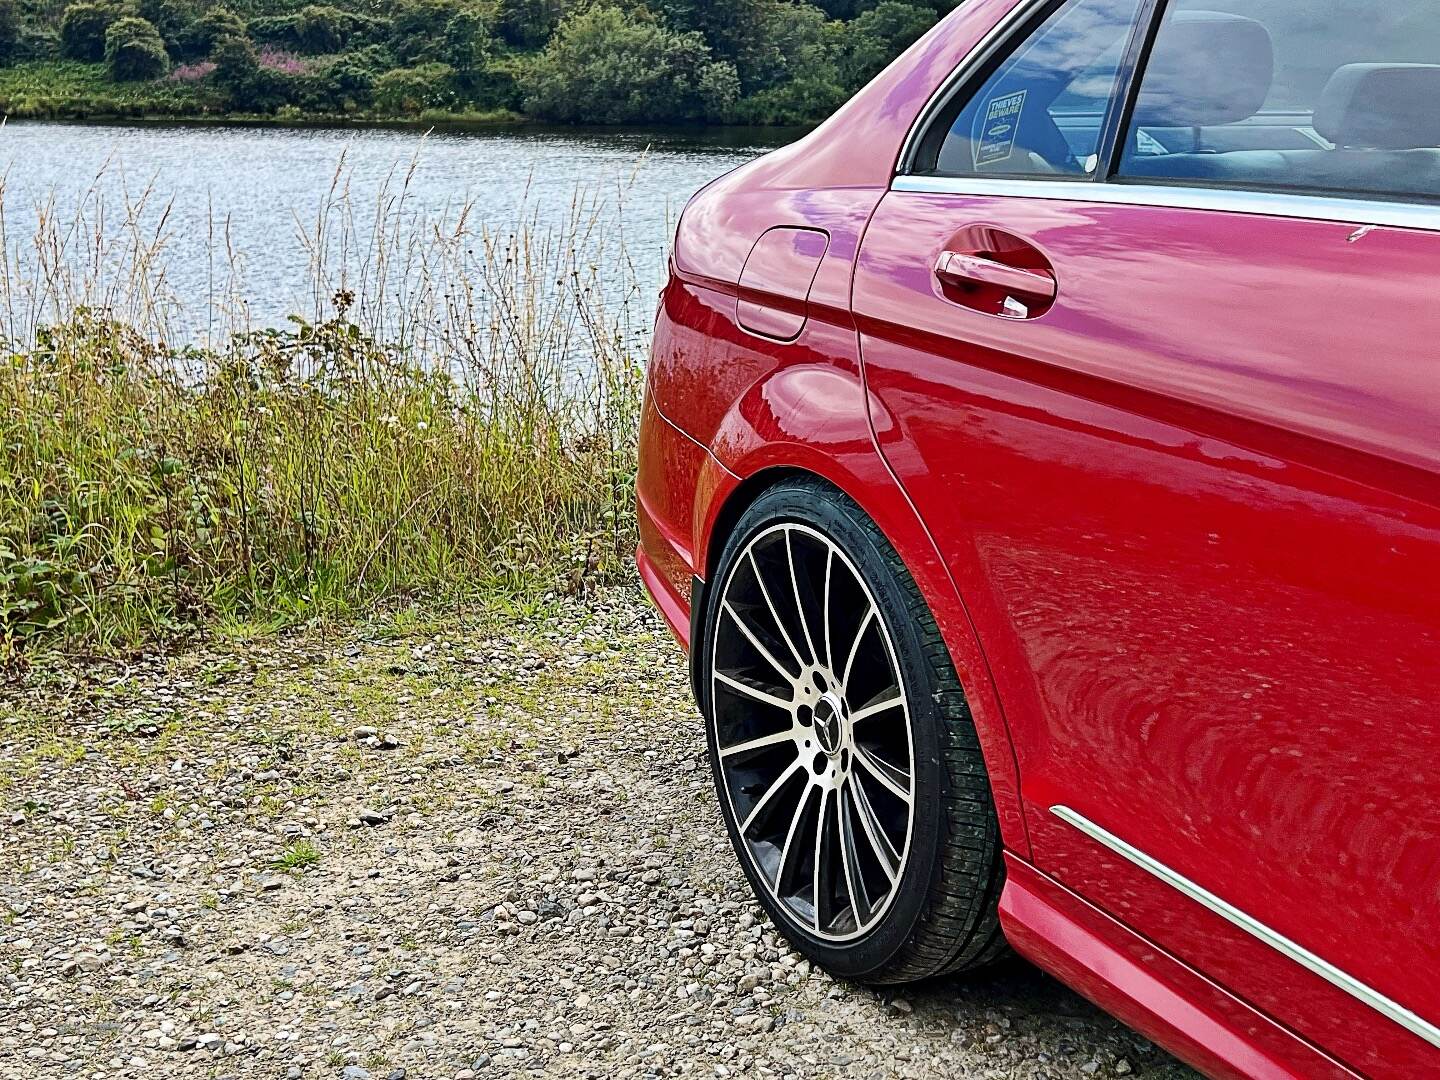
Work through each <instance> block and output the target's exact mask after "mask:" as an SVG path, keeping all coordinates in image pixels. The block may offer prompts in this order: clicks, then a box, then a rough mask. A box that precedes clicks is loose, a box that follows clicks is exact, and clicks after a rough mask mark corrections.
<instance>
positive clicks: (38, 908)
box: [0, 591, 1192, 1080]
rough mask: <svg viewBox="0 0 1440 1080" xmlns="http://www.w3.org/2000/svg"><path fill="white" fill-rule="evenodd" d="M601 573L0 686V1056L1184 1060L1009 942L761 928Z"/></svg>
mask: <svg viewBox="0 0 1440 1080" xmlns="http://www.w3.org/2000/svg"><path fill="white" fill-rule="evenodd" d="M703 745H704V739H703V734H702V730H701V725H700V721H699V718H698V717H697V715H696V713H695V710H694V708H693V706H692V705H691V703H690V701H689V698H688V693H687V690H686V684H685V672H684V665H683V663H682V662H681V659H680V657H679V655H678V651H677V650H676V648H675V646H674V644H673V642H672V641H671V640H670V638H669V636H668V634H667V633H666V632H665V631H664V629H663V628H662V627H661V625H660V624H659V622H658V620H657V619H656V618H655V617H654V616H653V615H652V614H651V612H650V611H649V609H648V607H646V606H645V605H644V603H643V602H642V601H641V600H640V599H639V598H638V597H637V596H636V595H635V594H634V593H633V592H630V591H617V592H614V593H610V594H606V595H605V596H603V597H601V598H600V599H598V600H596V601H594V602H592V603H588V604H585V605H583V606H582V605H580V604H578V603H577V604H567V605H562V606H560V607H559V608H558V609H554V610H549V611H546V612H544V613H541V614H532V615H515V616H513V617H511V618H510V619H508V620H503V619H500V618H498V617H496V616H489V617H487V618H486V619H484V620H470V621H467V620H466V619H465V618H462V617H459V616H454V615H451V616H441V617H437V618H420V617H417V616H416V615H415V614H414V613H413V612H401V613H400V614H399V615H397V616H396V617H394V618H393V619H390V620H388V621H386V622H384V623H378V624H373V625H370V626H368V627H364V628H359V629H354V630H346V631H333V630H332V631H329V632H326V633H321V632H311V633H307V634H302V635H297V636H292V637H287V638H282V639H273V638H271V639H264V640H257V641H253V642H242V643H238V644H237V643H233V642H227V643H225V644H224V645H223V646H221V645H215V646H210V647H204V648H193V649H189V650H186V651H184V652H182V653H180V654H178V655H175V656H170V657H163V658H155V659H151V660H146V661H142V662H134V663H132V664H129V665H125V664H118V663H111V662H106V663H91V664H82V663H78V662H74V663H71V664H69V665H66V666H59V667H57V666H53V665H52V666H49V667H47V669H45V670H37V671H36V672H35V673H34V674H32V676H31V677H30V678H29V680H28V681H27V682H26V683H24V684H22V685H17V686H14V687H12V688H10V689H9V690H7V691H4V696H3V697H0V974H3V982H0V1077H7V1078H8V1077H27V1078H28V1077H42V1076H43V1077H51V1076H54V1077H65V1076H75V1077H95V1078H100V1077H150V1076H195V1077H237V1078H238V1077H296V1078H298V1077H337V1078H341V1080H364V1078H366V1077H374V1078H387V1077H388V1078H395V1080H400V1078H403V1077H417V1078H418V1077H439V1078H446V1080H450V1078H461V1080H463V1078H469V1077H474V1076H484V1077H488V1076H492V1075H517V1076H519V1075H543V1076H552V1075H564V1076H575V1075H578V1076H594V1077H612V1076H679V1075H685V1076H717V1077H727V1076H760V1077H770V1076H776V1077H781V1076H784V1077H790V1076H794V1077H831V1076H844V1077H852V1076H853V1077H892V1076H893V1077H922V1076H923V1077H930V1076H934V1077H949V1078H970V1077H975V1078H981V1077H983V1078H1002V1077H1003V1078H1013V1077H1026V1078H1037V1080H1038V1078H1041V1077H1049V1078H1053V1080H1061V1078H1085V1077H1094V1076H1100V1077H1107V1076H1137V1077H1151V1078H1157V1080H1158V1078H1176V1077H1189V1076H1191V1075H1192V1074H1191V1073H1190V1072H1189V1071H1188V1070H1186V1069H1184V1068H1182V1067H1181V1066H1180V1065H1178V1064H1176V1063H1175V1062H1174V1061H1173V1060H1172V1059H1170V1058H1169V1057H1168V1056H1167V1055H1166V1054H1165V1053H1163V1052H1162V1051H1160V1050H1158V1049H1156V1048H1155V1047H1153V1046H1151V1045H1150V1044H1148V1043H1147V1042H1146V1041H1145V1040H1144V1039H1142V1038H1140V1037H1139V1036H1137V1035H1134V1034H1132V1033H1131V1032H1129V1031H1128V1030H1127V1029H1125V1028H1124V1027H1123V1026H1122V1025H1120V1024H1119V1023H1117V1022H1115V1021H1113V1020H1111V1019H1110V1018H1108V1017H1107V1016H1105V1015H1104V1014H1102V1013H1100V1012H1099V1011H1098V1010H1096V1009H1095V1008H1093V1007H1092V1006H1090V1005H1089V1004H1087V1003H1086V1002H1084V1001H1082V1000H1081V999H1080V998H1078V997H1076V996H1075V995H1074V994H1072V993H1070V992H1069V991H1068V990H1066V989H1064V988H1063V987H1061V986H1060V985H1059V984H1057V983H1055V982H1054V981H1053V980H1051V979H1049V978H1048V977H1046V976H1044V975H1041V974H1040V973H1039V972H1037V971H1035V970H1034V969H1032V968H1030V967H1028V966H1026V965H1024V964H1022V963H1020V962H1018V961H1015V962H1011V963H1008V964H1006V965H1004V966H1002V967H1000V968H998V969H995V970H994V971H991V972H988V973H986V974H985V975H983V976H982V977H979V978H972V979H970V980H968V981H951V982H946V983H941V984H937V985H929V986H925V987H923V988H911V989H906V990H904V991H890V992H884V993H877V992H875V991H872V990H868V989H863V988H857V987H853V986H849V985H846V984H842V983H837V982H835V981H833V980H832V979H830V978H829V977H828V976H826V975H825V974H824V973H822V972H819V971H815V970H812V969H811V968H810V967H809V965H808V964H807V963H805V962H804V961H803V960H801V959H800V958H799V957H798V956H797V955H795V954H794V953H792V952H791V951H790V950H789V949H788V948H787V947H786V945H785V944H784V942H783V941H781V940H780V939H779V938H778V937H777V936H776V934H775V932H774V930H773V928H772V927H771V926H770V925H769V923H768V922H767V921H766V920H765V919H764V917H763V916H762V915H761V913H760V911H759V909H758V908H757V907H756V906H755V905H754V904H753V903H752V902H751V901H750V898H749V894H748V892H747V890H746V887H745V883H744V880H743V878H742V876H741V874H740V871H739V869H738V867H737V865H736V863H735V861H734V857H733V855H732V853H731V851H730V849H729V846H728V843H727V841H726V839H725V834H724V832H723V829H722V826H721V823H720V819H719V815H718V812H717V810H716V806H715V800H714V797H713V794H712V790H711V786H710V779H709V773H708V771H707V769H706V767H705V761H704V755H703Z"/></svg>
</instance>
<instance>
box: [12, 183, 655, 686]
mask: <svg viewBox="0 0 1440 1080" xmlns="http://www.w3.org/2000/svg"><path fill="white" fill-rule="evenodd" d="M344 176H345V168H344V164H343V162H342V163H341V166H340V168H339V169H338V170H337V174H336V182H335V185H334V186H333V187H332V189H331V191H330V193H329V196H328V197H327V198H326V199H325V200H324V204H323V206H322V208H321V210H320V211H319V213H318V215H317V218H316V220H315V222H314V223H313V225H311V226H307V231H306V233H305V239H306V242H307V244H308V246H309V248H310V251H311V255H312V263H313V266H314V268H315V269H314V274H313V282H312V289H311V292H312V294H313V301H312V303H311V304H310V305H309V310H307V311H305V312H303V313H297V315H296V316H295V317H294V319H293V321H292V323H291V325H290V326H289V327H288V328H287V329H284V330H274V329H264V330H255V329H253V328H250V327H248V326H246V325H245V324H244V323H243V322H242V321H239V320H238V318H237V317H236V316H235V315H234V313H235V312H243V311H244V309H245V305H244V303H243V297H237V296H233V295H230V294H228V293H226V292H225V291H224V289H223V288H221V289H217V295H215V296H214V297H213V298H212V307H213V309H214V310H213V311H212V313H211V319H210V325H212V326H216V327H218V328H217V329H213V330H212V331H211V332H210V333H208V334H207V335H206V337H205V340H204V341H203V342H200V343H198V344H197V343H196V342H193V341H189V340H185V339H183V338H182V337H181V336H180V335H179V334H177V332H176V331H175V330H174V329H173V327H174V326H175V325H176V315H177V302H176V301H175V299H174V297H173V296H171V295H170V294H169V293H168V292H167V290H166V286H165V282H166V275H165V266H164V242H165V239H166V236H165V234H164V231H163V230H164V226H163V222H164V221H165V219H166V212H165V208H164V207H163V206H157V205H155V197H154V195H153V193H150V192H147V193H143V194H142V195H140V196H138V197H137V199H136V205H132V206H127V207H122V208H119V211H118V213H117V212H116V210H115V208H104V207H100V206H98V205H96V204H95V203H94V202H93V201H92V202H88V203H87V204H86V206H85V208H83V209H82V210H81V211H80V212H79V214H78V215H77V217H76V219H75V220H72V221H58V220H56V218H55V217H54V216H53V215H51V214H45V213H43V212H42V215H41V224H40V226H39V231H38V233H37V234H36V235H35V236H34V237H31V238H29V239H28V240H26V241H25V242H23V243H20V242H16V240H15V239H13V238H11V237H9V236H8V235H7V234H6V229H5V223H4V221H3V220H0V247H3V250H4V252H5V254H4V260H5V263H6V265H5V266H4V267H3V268H0V271H3V273H0V446H3V453H0V662H4V661H5V660H7V659H8V660H10V661H12V662H13V661H16V660H18V659H19V658H21V657H22V655H23V654H24V653H25V652H26V651H27V650H30V649H32V648H33V647H34V646H36V645H45V646H52V647H59V648H63V649H67V650H71V651H76V650H87V651H90V650H98V651H111V652H113V651H118V650H127V649H134V648H137V647H144V646H148V645H152V644H154V643H156V642H158V641H164V640H166V639H171V638H174V637H177V636H184V635H189V634H194V633H196V632H201V631H206V632H209V631H216V630H219V631H222V632H228V633H235V634H237V635H242V636H248V635H255V634H267V633H273V632H274V631H276V630H279V629H282V628H284V627H287V626H291V625H294V624H296V623H298V622H303V621H308V620H314V619H317V618H341V617H346V616H352V615H354V614H356V613H359V612H362V611H364V612H367V613H372V612H374V611H375V610H376V609H377V606H378V607H379V608H382V609H383V606H384V604H385V602H386V601H387V600H389V599H391V598H401V599H402V600H413V599H414V598H415V597H417V596H418V597H424V598H425V599H426V600H427V601H429V602H430V603H432V604H436V605H449V604H460V603H463V602H466V601H468V600H471V599H473V598H475V597H483V598H488V599H491V600H493V602H494V603H495V604H497V605H514V606H517V607H520V608H525V609H531V608H533V607H534V606H535V605H536V604H538V603H543V602H544V597H545V596H546V595H547V594H554V593H556V592H564V591H577V590H582V589H584V588H586V587H588V586H589V584H590V583H592V582H596V581H601V580H604V579H606V578H610V577H614V576H616V575H617V574H620V573H624V572H625V570H626V566H627V562H628V555H629V552H630V551H631V550H633V530H634V524H633V511H632V499H631V488H632V480H633V475H634V453H635V449H634V434H635V426H636V419H637V413H638V402H639V391H640V384H641V376H640V370H641V368H640V358H639V355H638V347H639V344H640V340H641V339H640V336H639V335H638V334H636V333H635V332H633V331H632V329H631V328H630V326H629V325H628V316H627V315H626V312H628V310H629V308H628V304H629V302H630V301H631V300H632V299H634V292H635V290H634V287H633V285H627V284H625V283H623V282H622V283H621V284H620V286H619V291H618V292H617V291H616V289H615V285H614V282H613V278H614V277H615V276H616V274H615V271H614V269H613V268H614V266H615V265H616V261H615V259H614V258H610V259H608V261H607V260H604V259H602V253H601V252H600V250H599V248H600V247H601V245H602V244H603V243H604V242H605V241H604V239H603V237H602V235H601V230H600V229H599V228H598V223H597V217H596V210H595V207H594V206H592V205H589V204H586V203H585V202H584V201H583V200H577V203H576V206H575V211H574V213H573V215H572V220H571V222H570V224H569V225H568V226H566V227H565V228H563V229H561V230H558V232H554V233H547V234H543V235H538V234H536V232H535V231H534V230H530V229H527V228H525V227H524V226H523V223H522V224H521V225H518V226H517V227H516V228H515V229H514V230H513V231H507V232H505V233H503V234H496V233H493V232H490V231H487V230H486V229H484V228H481V227H476V226H475V225H474V224H473V223H472V221H471V213H470V209H469V208H468V207H463V206H462V207H459V208H457V209H456V210H455V211H454V212H452V213H451V214H449V215H447V217H446V219H445V220H443V221H434V220H418V219H416V218H415V217H414V216H412V215H411V214H410V213H409V211H408V209H407V207H408V204H407V201H406V184H407V183H408V174H403V175H399V176H397V177H396V179H395V180H394V187H393V189H391V190H388V191H387V192H386V193H385V195H384V196H382V198H380V199H379V200H377V202H376V204H375V209H374V210H373V218H366V217H364V216H363V214H362V213H360V212H358V211H357V209H356V208H355V207H354V206H352V205H351V203H350V202H349V199H348V196H347V195H346V193H345V191H346V189H345V183H344ZM0 195H3V191H0ZM147 201H148V202H149V205H148V206H147V205H146V203H147ZM116 219H118V220H120V221H122V222H125V223H126V224H125V225H123V226H121V227H119V228H116V227H114V226H113V225H110V224H107V223H108V222H111V221H114V220H116ZM157 219H158V220H159V221H160V223H161V224H160V225H158V226H153V227H152V226H150V225H146V226H144V227H142V226H141V225H140V224H139V223H140V222H152V221H155V220H157ZM217 234H218V230H217ZM224 254H225V253H224V252H223V251H221V252H219V256H220V260H219V261H220V262H221V263H222V264H223V262H224ZM602 262H603V263H604V265H606V266H607V269H606V271H605V273H604V275H603V276H604V278H605V283H606V286H607V288H604V289H602V287H601V281H600V279H601V277H602V275H601V273H600V272H599V270H598V269H597V267H599V266H600V265H602ZM622 265H623V260H622ZM622 276H623V275H622ZM224 277H225V275H224V274H221V275H219V278H220V280H224ZM232 280H233V277H232ZM217 313H218V314H217ZM227 320H228V321H227ZM199 325H206V321H205V320H203V319H202V320H200V323H199ZM396 606H397V607H399V608H401V609H403V608H404V607H405V606H406V605H405V604H404V603H401V604H398V605H396Z"/></svg>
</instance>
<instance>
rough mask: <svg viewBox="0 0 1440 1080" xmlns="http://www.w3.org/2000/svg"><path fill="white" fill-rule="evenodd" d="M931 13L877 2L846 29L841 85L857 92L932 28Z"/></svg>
mask: <svg viewBox="0 0 1440 1080" xmlns="http://www.w3.org/2000/svg"><path fill="white" fill-rule="evenodd" d="M935 19H936V15H935V10H934V8H931V7H918V6H916V5H914V4H908V3H902V2H901V0H880V3H878V4H876V5H875V6H874V7H873V8H871V9H870V10H869V11H866V12H865V13H864V14H862V15H860V16H859V17H857V18H856V19H855V20H854V21H853V22H851V23H850V25H849V26H848V27H847V28H846V38H847V42H846V44H847V48H846V56H845V61H844V77H845V80H844V81H845V84H846V86H847V87H848V88H850V89H851V90H858V89H859V88H860V87H861V86H864V85H865V84H866V83H867V82H869V81H870V80H871V79H873V78H874V77H875V76H876V75H878V74H880V72H881V70H883V69H884V68H885V66H886V65H887V64H889V63H890V61H891V60H894V59H895V57H897V56H899V55H900V54H901V53H902V52H904V51H905V50H906V49H908V48H909V47H910V46H911V45H913V44H914V43H915V42H916V41H919V40H920V38H921V37H922V36H923V35H924V34H925V32H926V31H927V30H929V29H930V28H931V27H932V26H934V25H935Z"/></svg>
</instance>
